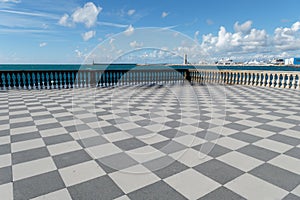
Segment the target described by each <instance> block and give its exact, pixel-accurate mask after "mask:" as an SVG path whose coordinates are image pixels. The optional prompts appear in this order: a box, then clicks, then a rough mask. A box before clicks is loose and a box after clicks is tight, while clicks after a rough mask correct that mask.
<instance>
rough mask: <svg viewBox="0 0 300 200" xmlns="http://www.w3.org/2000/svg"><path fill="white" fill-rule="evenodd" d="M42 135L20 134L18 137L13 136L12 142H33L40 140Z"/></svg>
mask: <svg viewBox="0 0 300 200" xmlns="http://www.w3.org/2000/svg"><path fill="white" fill-rule="evenodd" d="M40 137H41V135H40V133H39V132H37V131H36V132H32V133H24V134H18V135H12V136H11V142H12V143H13V142H20V141H25V140H31V139H35V138H40Z"/></svg>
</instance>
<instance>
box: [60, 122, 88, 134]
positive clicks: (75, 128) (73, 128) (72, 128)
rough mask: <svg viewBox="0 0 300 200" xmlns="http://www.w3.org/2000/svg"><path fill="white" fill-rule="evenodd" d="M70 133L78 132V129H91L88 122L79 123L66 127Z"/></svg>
mask: <svg viewBox="0 0 300 200" xmlns="http://www.w3.org/2000/svg"><path fill="white" fill-rule="evenodd" d="M64 128H65V129H66V130H67V131H68V132H69V133H73V132H78V131H84V130H89V129H91V128H90V127H89V126H88V125H86V124H78V125H72V126H67V127H64Z"/></svg>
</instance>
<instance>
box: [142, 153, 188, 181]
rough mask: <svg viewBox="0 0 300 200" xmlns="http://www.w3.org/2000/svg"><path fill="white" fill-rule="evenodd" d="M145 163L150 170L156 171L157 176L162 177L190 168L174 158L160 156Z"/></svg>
mask: <svg viewBox="0 0 300 200" xmlns="http://www.w3.org/2000/svg"><path fill="white" fill-rule="evenodd" d="M143 165H144V166H146V167H147V168H148V169H149V170H150V171H152V172H153V173H155V174H156V175H157V176H159V177H160V178H161V179H164V178H167V177H170V176H173V175H175V174H177V173H179V172H182V171H184V170H186V169H188V167H187V166H185V165H184V164H182V163H180V162H178V161H176V160H173V159H172V158H169V159H166V158H159V159H156V160H152V161H149V162H147V163H144V164H143Z"/></svg>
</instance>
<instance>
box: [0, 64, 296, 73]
mask: <svg viewBox="0 0 300 200" xmlns="http://www.w3.org/2000/svg"><path fill="white" fill-rule="evenodd" d="M169 67H171V68H174V69H190V68H197V69H220V70H225V69H228V70H259V71H300V67H294V66H229V65H228V66H227V65H226V66H194V67H193V66H186V65H170V66H169ZM105 69H114V70H124V69H125V70H130V69H165V65H163V64H162V65H142V66H138V65H136V64H111V65H109V66H108V65H105V64H97V65H80V64H0V71H20V70H24V71H27V70H33V71H36V70H46V71H50V70H105Z"/></svg>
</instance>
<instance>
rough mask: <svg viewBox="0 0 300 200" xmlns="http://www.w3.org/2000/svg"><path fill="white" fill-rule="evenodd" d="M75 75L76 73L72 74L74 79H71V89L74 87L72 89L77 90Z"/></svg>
mask: <svg viewBox="0 0 300 200" xmlns="http://www.w3.org/2000/svg"><path fill="white" fill-rule="evenodd" d="M75 73H76V72H71V78H72V79H71V87H72V88H75V87H76V85H75V84H76V83H75V82H76V81H75ZM76 79H77V78H76Z"/></svg>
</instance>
